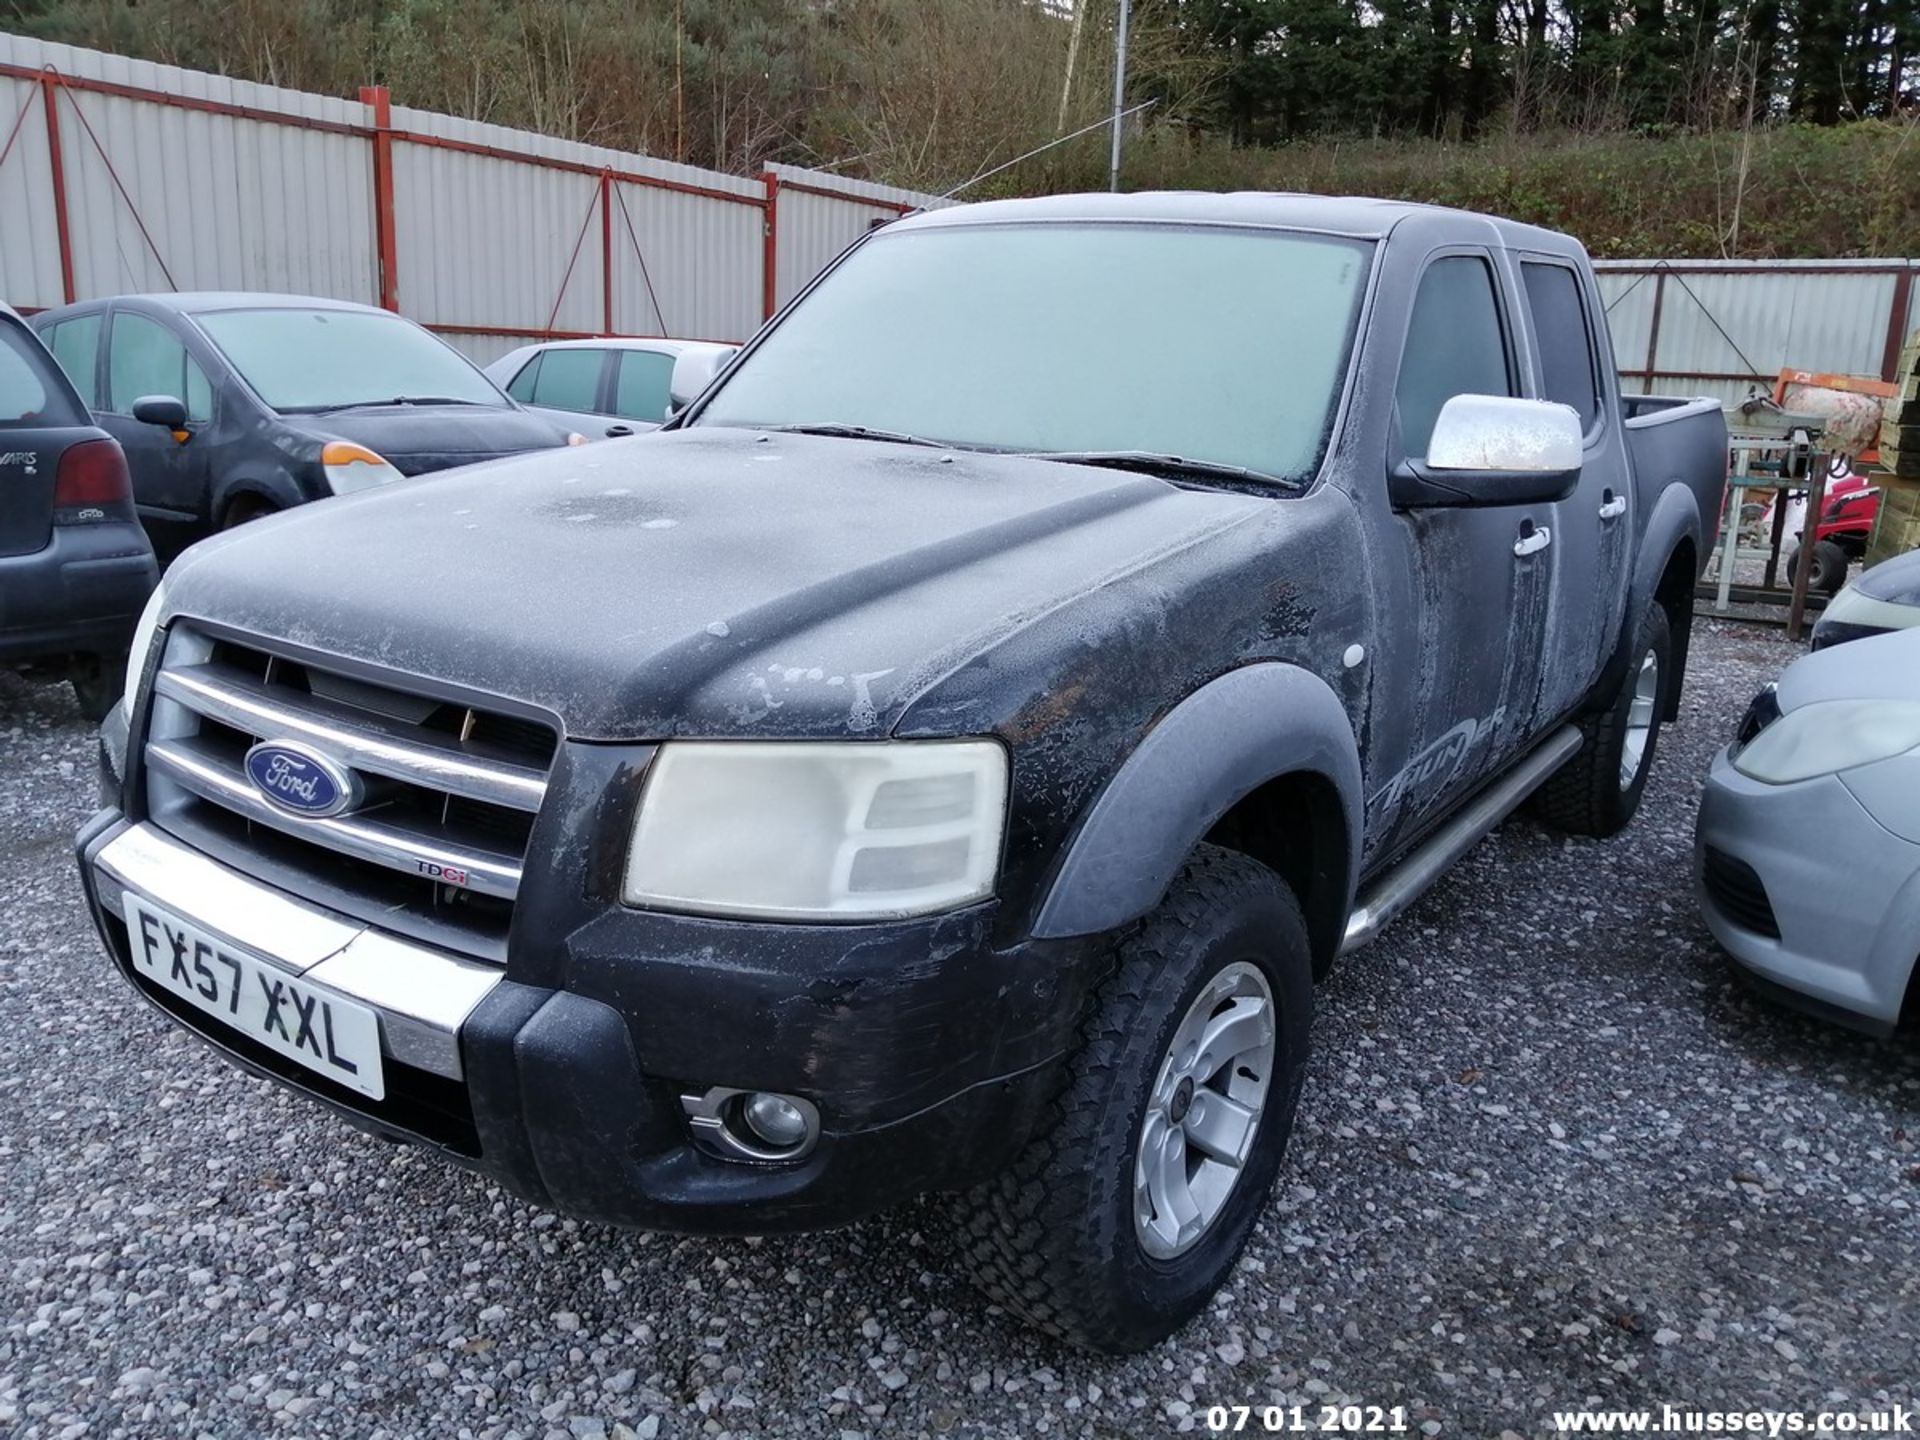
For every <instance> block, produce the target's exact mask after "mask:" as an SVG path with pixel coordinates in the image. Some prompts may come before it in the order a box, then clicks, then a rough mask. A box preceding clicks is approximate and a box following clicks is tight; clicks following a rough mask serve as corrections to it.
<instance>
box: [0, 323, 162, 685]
mask: <svg viewBox="0 0 1920 1440" xmlns="http://www.w3.org/2000/svg"><path fill="white" fill-rule="evenodd" d="M156 578H157V573H156V570H155V566H154V561H153V547H152V546H150V545H149V544H148V543H147V537H146V535H145V534H144V533H142V531H141V529H140V522H139V520H138V518H137V517H136V516H135V514H134V510H133V491H132V489H131V487H130V486H129V484H128V481H127V461H126V456H124V455H123V454H122V453H121V451H120V447H119V445H118V444H116V443H115V442H114V440H113V439H112V437H110V436H109V435H107V434H106V432H104V431H102V430H100V429H98V428H97V427H96V426H95V425H94V424H93V422H92V420H91V419H90V418H89V417H88V415H87V411H86V407H85V406H84V405H82V404H81V403H80V397H79V396H78V395H76V394H74V392H73V387H72V386H71V385H69V384H68V383H67V379H66V377H65V376H64V375H62V374H61V373H60V367H59V366H58V365H55V364H54V363H53V357H52V356H50V355H48V354H47V352H46V348H45V347H44V346H42V345H41V344H40V342H39V341H38V340H36V339H35V338H34V336H33V332H32V331H31V330H29V329H28V328H27V326H26V324H25V322H23V321H22V320H21V319H20V317H19V316H18V315H16V314H14V312H13V311H11V310H9V309H8V308H7V307H6V306H4V305H0V664H7V665H14V664H18V663H20V662H28V663H30V664H32V665H34V666H35V667H40V666H46V665H56V666H61V667H64V669H65V671H66V675H67V678H68V679H69V680H71V681H72V683H73V688H74V693H75V694H76V695H78V696H79V698H80V708H81V709H82V710H83V711H85V712H86V714H87V717H88V718H89V719H93V720H98V719H100V718H101V717H102V716H104V715H105V714H106V713H107V711H108V710H109V709H110V708H112V706H113V703H114V702H115V701H116V700H118V699H119V697H120V688H121V681H122V677H123V676H124V674H125V668H126V652H127V643H128V641H129V640H130V639H131V637H132V635H133V627H134V622H135V620H136V619H137V618H138V617H139V614H140V607H141V606H142V605H144V604H145V603H146V600H147V596H148V595H149V594H150V593H151V592H152V590H153V586H154V581H155V580H156Z"/></svg>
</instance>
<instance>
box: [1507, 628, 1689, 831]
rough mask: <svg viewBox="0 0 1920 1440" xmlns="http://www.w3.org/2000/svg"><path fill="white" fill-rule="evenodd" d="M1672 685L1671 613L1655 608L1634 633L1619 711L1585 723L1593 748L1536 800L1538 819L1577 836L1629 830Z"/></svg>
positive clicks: (1587, 746) (1614, 708)
mask: <svg viewBox="0 0 1920 1440" xmlns="http://www.w3.org/2000/svg"><path fill="white" fill-rule="evenodd" d="M1672 683H1673V635H1672V633H1671V631H1670V630H1669V628H1668V625H1667V612H1666V611H1665V610H1663V609H1661V608H1660V606H1659V605H1658V604H1657V603H1655V602H1653V601H1649V602H1647V608H1646V610H1645V611H1644V612H1642V614H1641V616H1640V623H1639V626H1638V627H1637V628H1636V630H1635V632H1634V646H1633V660H1632V661H1631V663H1629V664H1628V666H1627V673H1626V675H1625V676H1624V677H1623V678H1622V679H1621V682H1620V689H1619V691H1618V692H1617V693H1616V694H1615V695H1614V698H1613V703H1612V704H1611V705H1609V706H1608V707H1607V709H1605V710H1604V711H1602V712H1601V713H1600V714H1598V715H1594V716H1591V717H1589V718H1588V719H1586V720H1584V721H1582V722H1581V725H1580V730H1581V733H1582V737H1583V739H1584V741H1585V743H1584V744H1583V745H1581V747H1580V749H1579V750H1578V751H1577V752H1576V753H1575V755H1574V757H1573V758H1572V759H1571V760H1569V761H1568V762H1567V763H1566V764H1565V765H1562V766H1561V767H1560V768H1559V769H1558V770H1556V771H1555V772H1554V773H1553V775H1552V776H1551V777H1549V779H1548V780H1547V783H1546V784H1544V785H1542V786H1541V787H1540V788H1539V790H1537V791H1535V792H1534V805H1533V808H1534V812H1535V813H1536V814H1537V815H1539V817H1540V818H1541V819H1542V820H1544V821H1546V822H1547V824H1549V825H1551V826H1553V827H1554V828H1555V829H1558V830H1565V831H1567V832H1568V833H1570V834H1573V835H1600V836H1604V835H1612V834H1615V833H1617V832H1618V831H1620V830H1624V829H1625V828H1626V826H1627V822H1628V821H1630V820H1632V819H1633V817H1634V813H1635V812H1636V811H1638V810H1639V808H1640V795H1641V792H1643V791H1644V790H1645V789H1646V788H1647V775H1648V772H1649V771H1651V770H1652V769H1653V752H1654V747H1655V746H1656V745H1657V744H1658V743H1659V740H1660V717H1661V715H1662V714H1663V713H1664V712H1665V709H1666V699H1667V686H1668V685H1670V684H1672Z"/></svg>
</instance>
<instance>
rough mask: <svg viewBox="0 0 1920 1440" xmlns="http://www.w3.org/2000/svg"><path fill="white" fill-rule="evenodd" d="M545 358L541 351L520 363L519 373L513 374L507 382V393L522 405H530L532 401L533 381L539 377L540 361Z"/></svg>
mask: <svg viewBox="0 0 1920 1440" xmlns="http://www.w3.org/2000/svg"><path fill="white" fill-rule="evenodd" d="M545 358H546V353H545V352H544V351H542V352H540V353H538V354H536V355H535V356H534V357H533V358H532V359H531V360H529V361H527V363H526V364H524V365H522V366H521V367H520V373H519V374H518V375H515V376H514V377H513V380H512V382H511V383H509V384H508V386H507V394H509V395H511V396H512V397H513V398H514V399H515V400H518V401H519V402H520V403H521V404H522V405H531V404H532V403H533V386H534V382H535V381H536V380H538V379H539V378H540V362H541V361H542V360H543V359H545Z"/></svg>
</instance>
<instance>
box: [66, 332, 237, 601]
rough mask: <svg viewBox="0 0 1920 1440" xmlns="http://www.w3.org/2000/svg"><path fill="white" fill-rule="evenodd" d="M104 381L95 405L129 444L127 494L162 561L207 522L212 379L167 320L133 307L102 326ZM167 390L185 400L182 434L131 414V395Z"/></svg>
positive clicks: (105, 422) (101, 417) (206, 526)
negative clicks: (129, 484) (104, 333)
mask: <svg viewBox="0 0 1920 1440" xmlns="http://www.w3.org/2000/svg"><path fill="white" fill-rule="evenodd" d="M106 343H107V357H106V365H105V367H104V369H105V383H104V386H103V388H102V393H101V396H100V400H99V403H98V404H97V405H96V406H95V410H96V412H97V414H98V418H99V421H100V424H101V425H102V426H103V427H104V428H105V429H106V430H108V431H109V432H110V433H111V434H112V435H113V438H114V439H116V440H118V441H119V442H120V445H121V448H122V449H124V450H125V451H126V452H127V466H128V468H129V469H130V470H131V471H132V472H133V498H134V503H135V504H136V505H137V506H138V507H139V511H140V520H141V523H142V524H144V525H145V526H146V527H147V534H148V535H150V536H151V537H152V538H153V548H154V550H155V551H156V552H157V553H158V555H159V556H160V559H161V562H162V563H163V564H164V563H165V562H166V561H168V560H171V559H172V558H173V557H174V556H175V555H177V554H179V553H180V552H181V551H182V550H183V549H185V548H186V547H187V546H188V545H190V544H192V543H193V542H194V541H195V540H198V539H199V538H200V537H201V536H203V535H205V534H206V533H207V532H208V531H209V530H211V529H212V528H213V524H214V517H213V514H212V504H213V478H214V477H213V446H212V445H211V444H210V443H206V432H208V431H209V430H210V429H211V428H212V424H213V419H214V400H213V386H212V383H211V382H210V381H209V380H208V379H207V372H206V371H205V369H203V368H202V367H201V365H200V363H199V362H198V361H196V360H195V359H194V358H193V356H192V355H190V354H188V353H187V343H186V341H185V339H184V338H182V337H181V336H180V335H179V334H178V333H177V332H176V331H175V330H174V329H173V328H172V327H171V326H169V325H166V324H163V323H162V322H161V321H159V320H157V319H155V318H154V317H153V316H151V315H147V314H143V313H141V312H140V311H137V310H123V309H116V310H114V311H113V313H112V316H111V318H110V319H109V322H108V326H107V336H106ZM149 395H171V396H172V397H173V398H174V399H176V400H178V401H180V402H181V403H182V404H184V405H185V406H186V407H187V428H186V430H185V432H184V434H185V436H186V438H185V439H184V440H182V439H180V438H179V437H178V436H176V435H175V434H174V432H173V431H171V430H166V429H162V428H161V427H160V426H158V425H147V424H144V423H142V422H141V421H138V420H135V419H134V418H133V402H134V401H136V400H139V399H143V398H144V397H146V396H149Z"/></svg>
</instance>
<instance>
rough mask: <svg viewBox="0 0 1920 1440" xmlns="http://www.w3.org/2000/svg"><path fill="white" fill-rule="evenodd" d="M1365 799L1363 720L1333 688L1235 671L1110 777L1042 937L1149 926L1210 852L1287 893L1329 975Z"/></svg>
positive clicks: (1294, 671) (1041, 925)
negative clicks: (1244, 860)
mask: <svg viewBox="0 0 1920 1440" xmlns="http://www.w3.org/2000/svg"><path fill="white" fill-rule="evenodd" d="M1361 794H1362V786H1361V779H1360V756H1359V747H1358V746H1357V745H1356V743H1355V741H1354V736H1353V727H1352V722H1351V721H1350V720H1349V719H1348V718H1347V713H1346V709H1345V707H1344V706H1343V705H1342V704H1341V702H1340V700H1339V697H1338V696H1336V695H1335V694H1334V692H1333V690H1332V688H1331V687H1330V686H1328V684H1327V683H1326V682H1325V681H1324V680H1322V679H1320V677H1319V676H1317V675H1314V674H1313V673H1312V672H1310V671H1308V670H1305V669H1303V668H1301V667H1299V666H1297V665H1290V664H1284V663H1281V662H1276V661H1262V662H1259V663H1256V664H1252V665H1247V666H1243V667H1241V668H1239V669H1237V670H1232V671H1229V672H1227V673H1226V674H1225V675H1222V676H1219V677H1218V678H1216V679H1214V680H1212V681H1209V682H1208V683H1207V684H1205V685H1203V686H1201V687H1200V688H1199V689H1198V690H1196V691H1194V692H1193V693H1192V694H1191V695H1189V696H1188V697H1187V698H1186V699H1185V700H1183V701H1181V702H1180V703H1179V704H1178V705H1176V706H1174V708H1173V709H1172V710H1170V711H1168V712H1167V714H1166V715H1165V716H1163V717H1162V718H1161V719H1160V721H1159V722H1158V723H1157V724H1156V725H1155V726H1154V727H1153V729H1151V730H1150V731H1148V732H1147V735H1146V738H1144V739H1143V740H1142V741H1141V742H1140V743H1139V744H1138V745H1137V746H1135V747H1134V750H1133V752H1132V753H1131V754H1130V755H1128V757H1127V758H1126V760H1125V761H1124V762H1123V763H1122V764H1121V766H1120V768H1119V769H1118V770H1117V771H1115V772H1114V774H1113V776H1112V777H1111V778H1110V779H1109V780H1108V782H1107V784H1106V786H1105V787H1104V788H1103V789H1102V790H1101V792H1100V794H1099V795H1098V796H1097V797H1096V798H1095V800H1094V801H1093V803H1092V805H1090V806H1089V807H1088V809H1087V811H1086V814H1085V815H1084V817H1083V818H1082V820H1081V823H1080V825H1079V826H1078V828H1077V829H1076V831H1075V833H1074V836H1073V838H1072V840H1071V841H1070V842H1069V844H1068V847H1067V850H1066V853H1065V855H1064V856H1063V857H1062V859H1061V861H1060V863H1059V865H1058V867H1057V868H1056V870H1055V873H1054V876H1053V880H1052V882H1051V884H1050V885H1049V886H1048V887H1047V889H1046V891H1045V893H1044V896H1043V898H1042V900H1041V903H1040V906H1039V911H1038V915H1037V917H1036V919H1035V922H1034V926H1033V933H1034V935H1035V936H1036V937H1037V938H1065V937H1069V936H1078V935H1093V934H1100V933H1103V932H1106V931H1110V930H1114V929H1118V928H1119V927H1120V926H1122V925H1125V924H1127V923H1129V922H1131V921H1133V920H1137V919H1139V918H1140V917H1141V916H1142V915H1144V914H1146V913H1147V912H1148V911H1150V910H1152V909H1153V908H1154V907H1155V906H1156V905H1158V904H1159V903H1160V900H1161V898H1162V897H1163V896H1164V895H1165V894H1166V892H1167V887H1168V886H1169V885H1170V884H1171V883H1172V881H1173V878H1174V876H1175V875H1176V874H1177V873H1178V871H1179V869H1180V866H1181V865H1182V864H1184V863H1185V862H1186V859H1187V857H1188V856H1189V855H1191V854H1192V852H1193V849H1194V847H1195V846H1196V845H1199V844H1201V843H1202V842H1203V841H1207V842H1211V843H1214V844H1218V845H1222V846H1225V847H1226V848H1229V849H1234V850H1238V851H1240V852H1241V853H1244V854H1246V855H1248V856H1250V857H1251V858H1253V859H1256V860H1259V861H1260V862H1261V863H1263V864H1265V865H1268V866H1269V867H1270V868H1272V869H1274V870H1275V871H1276V872H1277V873H1279V874H1280V876H1281V878H1282V879H1284V880H1286V881H1287V882H1288V884H1289V885H1290V886H1291V887H1292V889H1293V890H1294V894H1295V896H1296V898H1297V899H1298V900H1299V902H1300V908H1301V911H1302V913H1303V914H1304V915H1305V917H1306V920H1307V928H1308V935H1309V938H1310V940H1311V942H1312V949H1313V961H1314V973H1315V974H1316V975H1324V974H1325V973H1326V971H1327V969H1328V968H1329V967H1330V966H1331V964H1332V962H1333V957H1334V956H1335V955H1336V954H1337V953H1338V952H1339V948H1340V941H1341V937H1342V935H1343V933H1344V930H1345V926H1346V919H1347V914H1348V911H1349V910H1350V909H1351V907H1352V904H1353V892H1354V885H1355V882H1356V878H1357V876H1358V872H1359V863H1360V843H1361V836H1362V829H1361V825H1362V812H1361V798H1360V797H1361Z"/></svg>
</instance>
